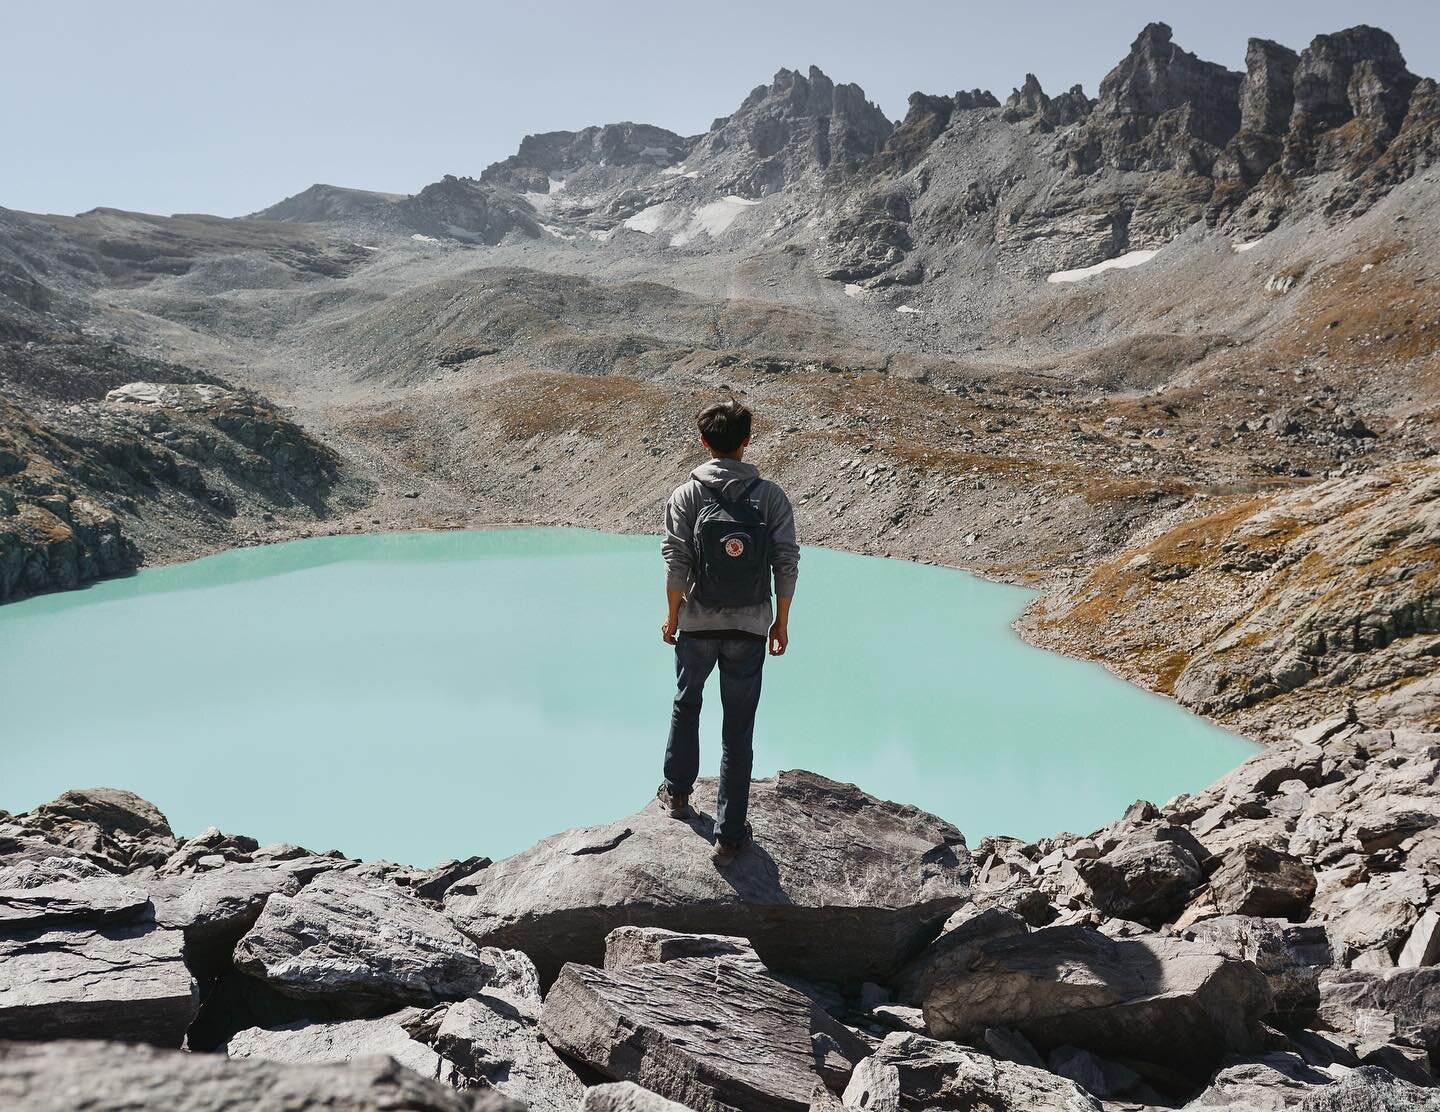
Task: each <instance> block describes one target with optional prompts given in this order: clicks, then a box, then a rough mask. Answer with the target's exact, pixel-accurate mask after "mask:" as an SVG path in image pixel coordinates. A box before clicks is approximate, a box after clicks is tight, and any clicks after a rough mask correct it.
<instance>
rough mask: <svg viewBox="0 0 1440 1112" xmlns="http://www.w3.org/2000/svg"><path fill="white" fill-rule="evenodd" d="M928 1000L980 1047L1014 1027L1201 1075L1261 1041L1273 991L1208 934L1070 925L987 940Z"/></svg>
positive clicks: (942, 1019) (932, 988)
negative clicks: (1203, 940) (1112, 931)
mask: <svg viewBox="0 0 1440 1112" xmlns="http://www.w3.org/2000/svg"><path fill="white" fill-rule="evenodd" d="M920 1004H921V1006H922V1007H923V1008H924V1011H925V1021H926V1025H927V1026H928V1027H929V1029H930V1032H931V1033H932V1034H933V1035H935V1036H936V1037H939V1038H950V1039H958V1040H960V1041H962V1042H968V1043H971V1044H975V1045H978V1042H977V1040H979V1039H981V1038H982V1037H983V1036H984V1032H985V1028H987V1027H1010V1028H1014V1029H1015V1030H1017V1031H1019V1032H1020V1033H1021V1034H1023V1035H1024V1036H1025V1037H1026V1038H1028V1039H1029V1040H1030V1041H1031V1042H1032V1043H1034V1044H1035V1046H1036V1047H1038V1048H1039V1049H1040V1050H1041V1051H1042V1052H1045V1053H1048V1052H1050V1051H1052V1050H1054V1049H1056V1048H1057V1047H1060V1046H1064V1045H1067V1044H1068V1045H1071V1046H1077V1047H1081V1048H1083V1049H1085V1050H1090V1051H1093V1052H1094V1053H1097V1054H1102V1055H1106V1056H1109V1057H1116V1058H1124V1059H1141V1060H1144V1061H1148V1062H1154V1063H1158V1064H1160V1065H1162V1066H1165V1067H1167V1068H1169V1069H1172V1070H1176V1071H1179V1072H1180V1073H1183V1074H1185V1075H1187V1076H1189V1077H1192V1078H1194V1079H1196V1080H1197V1081H1198V1080H1203V1079H1204V1078H1206V1077H1208V1076H1209V1073H1210V1070H1211V1069H1213V1068H1214V1066H1215V1064H1216V1063H1217V1062H1218V1061H1219V1060H1220V1058H1221V1057H1222V1056H1224V1055H1225V1054H1226V1053H1232V1052H1239V1053H1243V1052H1245V1051H1248V1050H1252V1049H1255V1048H1256V1047H1257V1038H1258V1030H1257V1025H1258V1021H1259V1020H1260V1018H1261V1017H1262V1016H1264V1015H1266V1014H1267V1013H1268V1012H1269V1011H1270V1010H1271V1006H1272V998H1271V993H1270V986H1269V984H1268V983H1267V982H1266V980H1265V976H1264V974H1263V973H1261V972H1260V970H1259V969H1258V968H1257V967H1256V966H1255V964H1254V963H1253V962H1249V961H1237V960H1235V959H1234V958H1230V957H1226V956H1225V955H1224V954H1222V953H1220V952H1219V951H1218V950H1215V949H1213V948H1210V947H1207V946H1204V945H1201V944H1199V943H1195V942H1187V941H1184V940H1182V939H1179V938H1173V937H1168V936H1162V935H1155V934H1148V935H1140V936H1137V937H1134V938H1123V939H1112V938H1109V937H1107V936H1105V935H1104V934H1101V933H1100V932H1098V931H1094V930H1090V929H1087V928H1084V927H1069V926H1066V927H1043V928H1041V929H1040V930H1038V931H1034V932H1031V933H1029V934H1005V935H999V936H997V937H992V938H988V939H985V940H982V941H981V942H979V943H978V944H977V945H976V946H975V948H974V950H973V951H972V953H971V955H970V956H969V958H968V960H967V961H965V962H964V963H957V966H956V967H955V968H953V970H952V971H950V973H949V975H947V976H946V977H944V978H938V977H937V978H934V979H933V980H931V981H930V982H929V983H928V985H927V987H926V989H925V991H924V992H923V994H922V997H921V1000H920Z"/></svg>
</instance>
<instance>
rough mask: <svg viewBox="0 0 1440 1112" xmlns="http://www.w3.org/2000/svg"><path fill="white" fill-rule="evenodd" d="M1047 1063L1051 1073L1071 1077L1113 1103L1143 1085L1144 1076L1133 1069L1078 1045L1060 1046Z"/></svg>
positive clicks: (1085, 1088) (1086, 1089)
mask: <svg viewBox="0 0 1440 1112" xmlns="http://www.w3.org/2000/svg"><path fill="white" fill-rule="evenodd" d="M1046 1064H1047V1065H1048V1066H1049V1067H1050V1072H1051V1073H1053V1074H1056V1075H1058V1076H1060V1077H1068V1078H1069V1079H1070V1080H1071V1081H1073V1082H1075V1084H1077V1085H1079V1086H1080V1088H1082V1089H1084V1090H1085V1091H1086V1092H1087V1093H1090V1094H1092V1095H1094V1096H1097V1097H1099V1098H1100V1099H1101V1100H1113V1099H1115V1098H1117V1097H1120V1096H1123V1095H1124V1094H1125V1093H1127V1092H1130V1091H1131V1090H1133V1089H1135V1088H1137V1087H1138V1086H1139V1085H1140V1084H1141V1081H1140V1075H1139V1074H1138V1073H1136V1072H1135V1071H1134V1070H1132V1069H1131V1068H1130V1067H1129V1066H1126V1065H1123V1064H1121V1063H1120V1062H1114V1061H1111V1060H1110V1059H1109V1058H1102V1057H1100V1056H1099V1055H1098V1054H1091V1053H1090V1051H1088V1050H1082V1049H1080V1047H1078V1046H1057V1047H1056V1048H1055V1049H1054V1050H1052V1051H1051V1052H1050V1054H1049V1057H1048V1059H1047V1061H1046Z"/></svg>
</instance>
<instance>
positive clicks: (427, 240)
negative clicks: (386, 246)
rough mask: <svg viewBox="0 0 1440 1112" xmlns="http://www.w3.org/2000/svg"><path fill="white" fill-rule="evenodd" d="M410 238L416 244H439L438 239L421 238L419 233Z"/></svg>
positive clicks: (431, 237) (430, 237) (432, 237)
mask: <svg viewBox="0 0 1440 1112" xmlns="http://www.w3.org/2000/svg"><path fill="white" fill-rule="evenodd" d="M410 238H411V239H413V240H414V241H415V242H416V243H439V242H440V241H439V240H438V239H436V238H435V237H434V236H422V235H421V234H420V233H419V232H416V233H415V234H414V235H412V236H411V237H410Z"/></svg>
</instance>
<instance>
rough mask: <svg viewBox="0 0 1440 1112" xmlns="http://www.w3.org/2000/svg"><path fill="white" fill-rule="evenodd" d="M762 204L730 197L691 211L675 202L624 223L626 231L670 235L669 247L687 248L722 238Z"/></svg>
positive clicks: (638, 213) (648, 210)
mask: <svg viewBox="0 0 1440 1112" xmlns="http://www.w3.org/2000/svg"><path fill="white" fill-rule="evenodd" d="M759 203H760V202H759V201H751V200H747V199H746V198H744V197H734V196H730V197H722V198H720V200H718V201H711V202H710V203H708V204H704V205H701V206H699V207H698V208H694V209H691V208H687V207H685V206H683V205H680V204H678V203H676V202H673V201H661V202H660V203H659V204H658V205H651V206H650V207H649V208H644V209H641V210H640V211H639V212H637V213H636V214H635V215H634V216H632V217H630V218H629V219H628V220H626V221H625V227H627V228H629V229H630V230H631V231H636V232H644V233H645V234H646V235H651V236H653V235H658V234H660V233H662V232H669V233H670V246H671V247H684V246H685V245H686V244H687V243H691V242H693V241H694V240H696V239H698V238H699V237H700V236H702V235H706V236H710V237H712V238H714V237H715V236H719V235H721V234H722V233H723V232H724V231H725V230H726V229H727V228H729V227H730V225H731V224H733V223H734V222H735V218H736V217H737V216H739V215H740V214H741V213H742V212H744V211H745V210H746V209H747V208H750V207H751V206H753V205H758V204H759Z"/></svg>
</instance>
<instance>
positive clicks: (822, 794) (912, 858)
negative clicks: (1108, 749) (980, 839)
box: [445, 772, 970, 983]
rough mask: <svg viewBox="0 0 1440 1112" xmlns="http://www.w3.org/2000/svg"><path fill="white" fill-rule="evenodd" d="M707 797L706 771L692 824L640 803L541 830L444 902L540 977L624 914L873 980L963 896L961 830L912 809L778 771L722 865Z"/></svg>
mask: <svg viewBox="0 0 1440 1112" xmlns="http://www.w3.org/2000/svg"><path fill="white" fill-rule="evenodd" d="M714 798H715V783H714V781H711V780H703V781H701V782H700V784H699V785H698V786H697V789H696V794H695V798H694V801H693V802H694V804H695V806H696V807H697V808H698V814H697V816H696V817H695V818H694V819H692V820H690V821H688V822H685V821H680V820H676V819H673V818H671V817H670V816H669V814H668V812H665V811H663V810H661V809H660V807H659V806H658V804H654V803H652V804H651V805H649V806H646V807H645V808H643V809H642V810H640V811H639V812H637V813H636V814H634V815H631V816H630V817H629V818H627V819H623V820H621V821H620V822H616V823H611V824H610V825H608V826H600V827H590V828H586V829H580V830H571V831H568V832H566V833H564V834H559V835H556V836H555V837H552V838H547V839H546V840H545V841H543V842H541V843H539V845H537V846H534V847H533V848H531V849H529V850H526V851H525V852H523V853H520V854H517V855H515V856H514V857H511V858H508V859H506V860H504V861H500V862H498V863H497V864H494V865H491V866H490V867H489V868H487V869H485V870H483V871H482V872H479V873H477V874H476V875H474V876H471V877H468V878H466V879H465V880H462V881H459V882H457V883H456V884H455V885H453V886H452V887H451V888H450V890H449V892H448V893H447V894H446V897H445V907H446V910H447V911H448V912H449V913H450V914H451V916H453V917H454V919H455V920H456V922H458V923H459V924H460V926H461V927H462V928H463V929H464V930H465V931H466V933H468V934H469V935H471V936H472V937H473V938H475V939H476V940H477V941H479V942H481V943H483V944H486V945H490V946H505V947H514V948H516V949H520V950H523V951H525V953H527V954H529V955H530V956H531V957H532V958H533V959H534V960H535V964H536V966H537V967H538V969H539V970H540V974H541V978H542V979H543V980H544V981H546V982H547V983H548V982H549V981H550V980H552V979H553V978H554V977H555V976H556V974H557V973H558V972H559V970H560V967H561V966H562V965H563V964H564V963H565V962H567V961H573V962H578V963H583V964H590V965H599V964H600V962H601V959H602V956H603V953H604V942H605V936H606V935H607V934H609V933H610V931H611V930H613V929H614V928H616V927H618V926H623V925H627V924H631V925H637V926H659V927H666V928H669V929H671V930H675V931H684V932H696V933H699V932H713V933H718V934H729V935H740V936H743V937H745V938H748V939H750V941H751V942H752V943H753V944H754V946H755V949H756V950H757V951H758V952H759V954H760V956H761V958H763V959H764V961H765V962H766V964H767V965H769V966H771V967H772V968H774V969H777V970H782V971H785V972H791V973H795V974H797V975H800V976H805V977H810V978H812V979H815V980H826V981H851V980H853V981H863V980H872V981H884V980H885V978H886V977H887V976H888V974H889V973H890V972H891V971H892V970H893V969H894V968H895V967H896V966H897V965H898V964H899V963H900V962H902V961H903V960H905V959H906V958H907V957H909V956H910V955H911V954H913V953H914V952H915V951H916V950H918V949H919V948H920V947H921V946H923V945H924V944H925V943H926V942H928V941H929V940H930V939H931V938H932V937H934V935H935V934H936V933H937V932H938V930H939V928H940V925H941V924H942V923H943V922H944V921H945V919H946V917H947V916H948V915H949V914H950V913H951V912H952V911H954V910H955V908H957V907H958V906H960V904H962V903H963V902H965V900H966V898H967V892H968V882H969V875H970V859H969V854H968V852H967V851H966V848H965V841H964V837H963V835H962V834H961V833H960V831H958V830H957V829H955V827H953V826H951V825H950V824H949V823H947V822H945V821H943V820H942V819H938V818H936V817H935V816H934V815H930V814H927V813H926V812H924V811H921V810H918V809H917V808H914V807H908V806H902V805H900V804H896V803H888V802H884V801H882V800H879V799H876V798H874V797H873V796H870V795H866V794H865V793H864V792H862V791H860V790H859V789H858V788H856V787H854V786H853V785H850V784H840V783H836V782H835V781H833V780H827V779H825V778H824V777H822V776H817V775H815V774H814V773H810V772H782V773H780V774H779V775H778V776H776V777H775V778H774V779H770V780H757V781H755V783H754V785H753V786H752V790H751V805H750V821H751V824H752V826H753V827H754V829H755V839H756V844H755V846H754V847H753V848H752V849H751V850H750V851H748V852H747V853H745V854H743V855H742V856H741V857H740V858H739V859H738V860H736V861H735V862H734V863H733V864H731V865H730V866H728V867H727V868H725V869H724V870H721V869H718V868H717V867H716V866H715V864H714V862H713V861H712V860H711V838H712V837H713V822H712V819H711V817H710V814H709V813H710V812H711V811H712V810H713V804H714ZM817 940H823V941H819V942H817Z"/></svg>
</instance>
